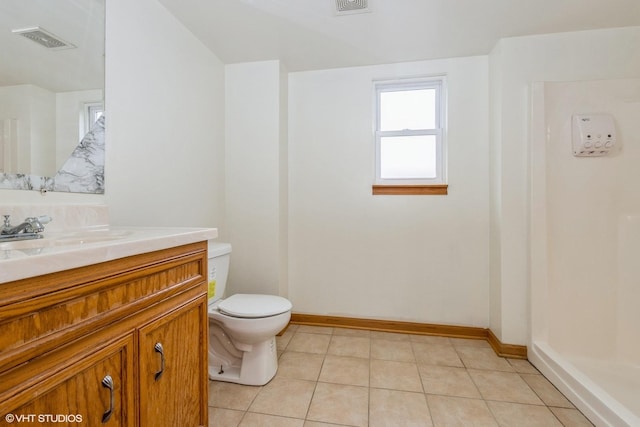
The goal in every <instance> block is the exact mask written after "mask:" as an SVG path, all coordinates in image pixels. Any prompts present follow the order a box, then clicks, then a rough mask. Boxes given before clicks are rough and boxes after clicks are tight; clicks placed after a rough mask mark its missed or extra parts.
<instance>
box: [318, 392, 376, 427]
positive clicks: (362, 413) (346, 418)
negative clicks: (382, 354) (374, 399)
mask: <svg viewBox="0 0 640 427" xmlns="http://www.w3.org/2000/svg"><path fill="white" fill-rule="evenodd" d="M368 407H369V389H368V388H367V387H357V386H352V385H342V384H327V383H318V385H317V387H316V391H315V393H314V394H313V400H312V401H311V406H310V407H309V413H308V414H307V420H310V421H320V422H324V423H333V424H345V425H349V426H362V427H366V426H367V423H368Z"/></svg>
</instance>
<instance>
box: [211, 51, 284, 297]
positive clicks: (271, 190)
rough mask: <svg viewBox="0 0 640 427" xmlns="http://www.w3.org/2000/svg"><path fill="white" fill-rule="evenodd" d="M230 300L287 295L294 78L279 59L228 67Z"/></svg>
mask: <svg viewBox="0 0 640 427" xmlns="http://www.w3.org/2000/svg"><path fill="white" fill-rule="evenodd" d="M225 77H226V106H225V112H226V124H225V129H226V138H225V139H226V167H227V175H226V216H227V224H228V232H227V233H226V236H224V237H223V239H228V241H229V242H230V243H231V245H232V247H233V253H232V256H231V266H230V272H229V279H228V280H229V283H228V289H227V295H230V294H234V293H266V294H275V295H278V294H281V295H283V296H286V295H287V289H286V283H287V261H288V260H287V252H286V248H287V241H286V240H287V185H288V182H287V159H286V148H287V145H286V144H287V134H286V123H287V106H286V93H287V80H286V73H285V72H284V70H283V69H282V68H281V66H280V62H279V61H264V62H252V63H243V64H232V65H227V66H226V71H225Z"/></svg>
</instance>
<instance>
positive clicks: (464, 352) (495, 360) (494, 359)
mask: <svg viewBox="0 0 640 427" xmlns="http://www.w3.org/2000/svg"><path fill="white" fill-rule="evenodd" d="M456 351H457V352H458V355H459V356H460V359H462V362H463V363H464V366H466V367H467V368H469V369H488V370H491V371H504V372H515V369H513V367H512V366H511V365H510V364H509V362H507V360H506V359H505V358H504V357H500V356H498V355H496V353H495V351H493V350H492V349H491V348H481V347H464V346H460V347H456Z"/></svg>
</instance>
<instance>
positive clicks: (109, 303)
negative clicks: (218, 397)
mask: <svg viewBox="0 0 640 427" xmlns="http://www.w3.org/2000/svg"><path fill="white" fill-rule="evenodd" d="M206 271H207V244H206V242H199V243H194V244H190V245H184V246H179V247H176V248H170V249H166V250H162V251H157V252H151V253H146V254H141V255H137V256H133V257H129V258H125V259H121V260H115V261H109V262H106V263H102V264H98V265H93V266H88V267H82V268H78V269H74V270H69V271H65V272H60V273H54V274H49V275H47V276H40V277H36V278H32V279H25V280H20V281H16V282H10V283H0V426H4V425H11V426H13V425H16V424H20V422H21V421H22V422H24V423H27V422H31V423H33V425H51V426H78V425H83V426H141V427H143V426H199V425H206V424H207V390H208V384H207V383H208V379H207V337H208V332H207V327H208V320H207V284H206ZM78 417H81V418H82V420H81V422H78ZM27 425H28V424H27Z"/></svg>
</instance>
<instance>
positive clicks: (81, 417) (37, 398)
mask: <svg viewBox="0 0 640 427" xmlns="http://www.w3.org/2000/svg"><path fill="white" fill-rule="evenodd" d="M87 350H88V349H87ZM62 356H64V355H62ZM78 356H80V357H79V359H80V360H79V361H78V362H76V363H74V364H73V365H72V366H65V365H64V364H62V366H61V364H60V362H61V360H64V359H63V357H61V355H59V354H56V352H53V353H52V354H51V355H49V356H47V357H46V358H43V359H42V360H39V361H37V362H36V363H35V365H36V366H35V367H34V368H35V372H34V374H37V377H38V379H39V381H38V383H37V384H35V385H32V386H31V387H30V388H28V389H26V390H23V391H22V392H20V393H19V394H17V395H15V396H11V397H9V398H8V399H6V400H3V401H2V403H0V414H1V415H0V426H14V425H16V424H19V423H20V422H24V423H30V424H33V425H52V426H54V425H57V426H60V425H69V426H72V425H82V426H105V427H109V426H130V425H134V424H135V422H134V403H133V402H134V397H133V390H134V388H133V385H134V378H133V369H134V367H133V360H134V338H133V334H131V335H129V336H128V337H123V338H122V339H120V340H118V341H116V342H113V343H112V344H109V345H107V346H106V347H103V348H102V349H100V350H98V351H95V352H91V351H88V352H87V353H86V354H82V355H78ZM56 362H57V363H58V364H56ZM48 365H51V367H50V368H48V369H45V370H44V371H40V372H37V370H38V368H41V367H47V366H48ZM10 421H12V422H10Z"/></svg>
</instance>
